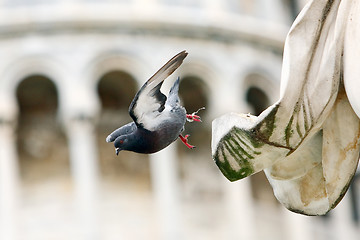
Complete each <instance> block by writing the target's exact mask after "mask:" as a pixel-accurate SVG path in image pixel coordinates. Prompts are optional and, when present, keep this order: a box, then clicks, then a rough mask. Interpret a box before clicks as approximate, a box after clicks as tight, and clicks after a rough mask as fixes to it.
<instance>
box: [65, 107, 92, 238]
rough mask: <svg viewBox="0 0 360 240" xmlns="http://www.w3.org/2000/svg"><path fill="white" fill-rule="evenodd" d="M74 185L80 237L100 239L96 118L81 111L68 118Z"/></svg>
mask: <svg viewBox="0 0 360 240" xmlns="http://www.w3.org/2000/svg"><path fill="white" fill-rule="evenodd" d="M66 130H67V137H68V142H69V152H70V164H71V172H72V178H73V184H74V207H75V214H76V217H77V220H78V224H79V227H80V228H79V230H80V234H81V239H86V240H88V239H99V232H98V230H99V229H98V226H99V224H98V222H97V219H98V215H97V207H98V196H99V191H98V184H99V174H98V152H97V145H96V135H95V123H94V121H93V118H90V117H88V116H86V115H83V114H81V113H79V114H78V115H75V116H73V117H72V118H70V119H68V120H67V121H66Z"/></svg>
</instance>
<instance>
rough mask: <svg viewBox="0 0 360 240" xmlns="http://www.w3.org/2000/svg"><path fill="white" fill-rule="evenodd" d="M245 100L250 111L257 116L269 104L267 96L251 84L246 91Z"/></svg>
mask: <svg viewBox="0 0 360 240" xmlns="http://www.w3.org/2000/svg"><path fill="white" fill-rule="evenodd" d="M246 102H247V103H248V104H249V105H250V106H251V108H252V111H251V113H252V114H254V115H256V116H258V115H259V114H260V113H261V112H262V111H264V110H265V109H266V108H267V107H268V106H269V98H268V97H267V95H266V94H265V93H264V91H263V90H261V89H260V88H258V87H254V86H251V87H249V89H248V90H247V92H246Z"/></svg>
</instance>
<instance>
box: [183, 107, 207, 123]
mask: <svg viewBox="0 0 360 240" xmlns="http://www.w3.org/2000/svg"><path fill="white" fill-rule="evenodd" d="M204 109H205V107H202V108H199V109H198V110H197V111H196V112H193V113H192V114H186V120H187V121H188V122H193V121H195V122H201V118H200V116H198V115H196V114H197V113H198V112H199V111H200V110H204Z"/></svg>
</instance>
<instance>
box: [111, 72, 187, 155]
mask: <svg viewBox="0 0 360 240" xmlns="http://www.w3.org/2000/svg"><path fill="white" fill-rule="evenodd" d="M179 83H180V80H179V78H178V79H177V80H176V81H175V82H174V85H173V86H172V88H171V89H170V92H169V96H168V98H166V97H165V96H164V95H162V96H161V95H160V97H159V96H157V97H158V98H161V99H162V100H165V101H164V103H163V105H162V106H161V107H160V108H161V111H159V112H158V113H156V114H155V115H154V116H152V118H151V119H150V122H149V120H147V121H144V123H143V124H136V122H131V123H128V124H126V125H124V126H122V127H120V128H118V129H116V130H115V131H114V132H112V133H111V134H110V135H109V136H108V137H107V138H106V141H107V142H112V141H114V146H115V148H116V154H118V153H119V151H121V150H128V151H133V152H137V153H155V152H158V151H160V150H161V149H163V148H165V147H167V146H168V145H170V144H171V143H172V142H174V141H175V140H176V139H177V138H178V137H179V135H180V134H181V132H182V131H183V129H184V125H185V122H186V110H185V108H184V107H182V106H181V105H180V100H179V96H178V90H179ZM156 94H159V93H158V92H157V93H155V94H154V97H156V96H155V95H156ZM164 97H165V98H164ZM134 101H135V104H136V101H138V99H137V98H136V96H135V98H134V100H133V102H134ZM135 104H133V103H132V104H131V105H130V109H131V108H133V105H135ZM135 106H136V105H135Z"/></svg>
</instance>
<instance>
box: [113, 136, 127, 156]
mask: <svg viewBox="0 0 360 240" xmlns="http://www.w3.org/2000/svg"><path fill="white" fill-rule="evenodd" d="M114 146H115V153H116V155H119V152H120V151H121V150H127V149H128V147H129V139H128V138H127V136H126V135H123V136H119V137H118V138H116V140H115V142H114Z"/></svg>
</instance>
